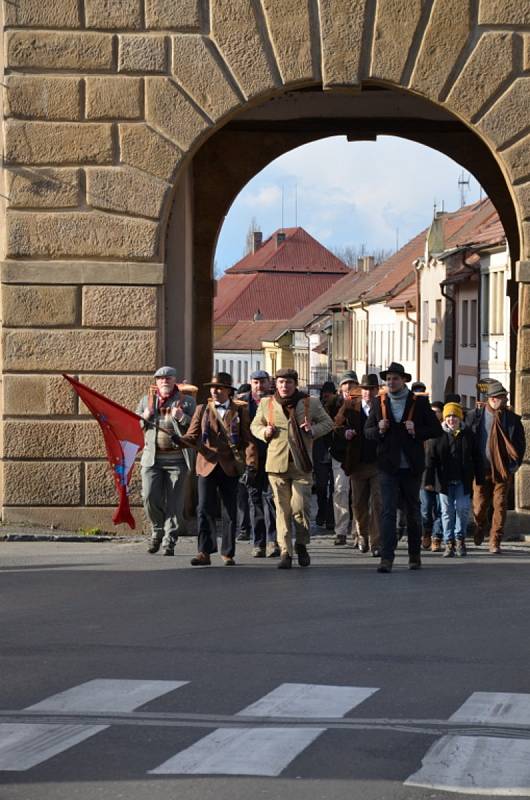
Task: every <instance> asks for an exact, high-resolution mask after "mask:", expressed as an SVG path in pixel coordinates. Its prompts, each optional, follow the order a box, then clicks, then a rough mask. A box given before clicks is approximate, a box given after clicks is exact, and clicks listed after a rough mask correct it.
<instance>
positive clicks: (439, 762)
mask: <svg viewBox="0 0 530 800" xmlns="http://www.w3.org/2000/svg"><path fill="white" fill-rule="evenodd" d="M449 720H450V722H468V723H470V724H490V725H492V724H495V723H497V724H500V725H502V724H522V725H528V724H530V694H513V693H507V692H474V693H473V694H472V695H471V696H470V697H468V699H467V700H466V701H465V703H463V705H462V706H460V708H459V709H458V710H457V711H455V713H454V714H453V715H452V716H451V717H450V718H449ZM405 785H407V786H421V787H424V788H429V789H443V790H445V791H450V792H451V791H453V792H463V793H466V794H481V795H492V796H509V795H519V796H522V797H530V741H528V740H527V739H513V738H504V737H503V738H500V737H496V736H443V737H441V738H440V739H438V740H437V741H436V742H435V743H434V744H433V745H432V747H431V748H430V749H429V750H428V752H427V754H426V755H425V757H424V758H423V760H422V766H421V768H420V769H419V770H418V771H417V772H415V773H414V774H413V775H411V776H410V777H409V778H408V779H407V780H406V781H405Z"/></svg>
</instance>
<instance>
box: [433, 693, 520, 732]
mask: <svg viewBox="0 0 530 800" xmlns="http://www.w3.org/2000/svg"><path fill="white" fill-rule="evenodd" d="M449 719H450V720H451V721H454V722H493V723H495V722H498V723H500V724H503V723H512V724H522V725H530V694H509V693H508V692H473V694H472V695H471V696H470V697H468V699H467V700H466V702H465V703H464V704H463V705H462V706H460V708H459V709H458V711H456V712H455V713H454V714H453V716H452V717H450V718H449Z"/></svg>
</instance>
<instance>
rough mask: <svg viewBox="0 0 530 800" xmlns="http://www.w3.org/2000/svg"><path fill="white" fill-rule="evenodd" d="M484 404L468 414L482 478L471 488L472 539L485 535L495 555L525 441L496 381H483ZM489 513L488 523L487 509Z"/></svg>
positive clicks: (490, 549)
mask: <svg viewBox="0 0 530 800" xmlns="http://www.w3.org/2000/svg"><path fill="white" fill-rule="evenodd" d="M486 397H487V399H486V403H485V404H484V405H483V406H482V407H477V408H476V409H475V410H474V411H471V412H470V413H469V415H468V418H467V422H468V425H469V426H470V427H471V430H472V431H473V433H474V434H475V435H476V437H477V439H478V446H479V449H480V453H481V458H482V463H483V467H484V472H485V478H484V481H483V482H482V483H478V482H477V481H476V482H475V484H474V487H473V516H474V519H475V534H474V542H475V544H476V545H481V544H482V542H483V541H484V538H485V536H486V534H487V533H488V534H489V552H490V553H492V554H496V555H499V554H500V553H501V542H502V537H503V535H504V524H505V522H506V511H507V507H508V493H509V490H510V487H511V484H512V480H513V475H514V474H515V473H516V472H517V470H518V469H519V467H520V466H521V463H522V460H523V458H524V454H525V449H526V440H525V433H524V428H523V425H522V422H521V417H520V416H519V415H518V414H515V413H514V412H513V411H511V409H509V408H507V400H508V392H507V391H506V389H505V388H504V386H503V385H502V383H500V381H495V380H492V381H490V382H489V383H488V384H487V390H486ZM491 507H493V516H492V518H491V524H489V512H490V508H491Z"/></svg>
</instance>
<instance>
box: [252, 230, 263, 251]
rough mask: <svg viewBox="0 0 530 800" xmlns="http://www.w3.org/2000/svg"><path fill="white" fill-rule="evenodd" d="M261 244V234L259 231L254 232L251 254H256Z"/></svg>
mask: <svg viewBox="0 0 530 800" xmlns="http://www.w3.org/2000/svg"><path fill="white" fill-rule="evenodd" d="M262 243H263V234H262V232H261V231H254V233H253V234H252V252H253V253H257V251H258V250H259V249H260V247H261V245H262Z"/></svg>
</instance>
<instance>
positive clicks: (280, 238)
mask: <svg viewBox="0 0 530 800" xmlns="http://www.w3.org/2000/svg"><path fill="white" fill-rule="evenodd" d="M284 241H285V231H278V233H277V234H276V247H279V246H280V245H281V243H282V242H284Z"/></svg>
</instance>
